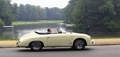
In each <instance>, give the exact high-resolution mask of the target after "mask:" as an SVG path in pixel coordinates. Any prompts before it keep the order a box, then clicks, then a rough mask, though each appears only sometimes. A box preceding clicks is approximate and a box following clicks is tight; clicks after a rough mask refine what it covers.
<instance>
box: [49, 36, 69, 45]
mask: <svg viewBox="0 0 120 57" xmlns="http://www.w3.org/2000/svg"><path fill="white" fill-rule="evenodd" d="M47 45H48V46H69V45H70V37H69V35H68V34H48V35H47Z"/></svg>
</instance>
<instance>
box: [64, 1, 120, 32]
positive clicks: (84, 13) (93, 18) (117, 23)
mask: <svg viewBox="0 0 120 57" xmlns="http://www.w3.org/2000/svg"><path fill="white" fill-rule="evenodd" d="M64 10H65V14H66V17H67V19H66V21H65V22H67V23H74V24H75V25H74V31H76V32H83V33H86V32H87V31H88V30H89V31H96V32H99V31H101V32H120V0H70V1H69V4H68V5H67V6H66V7H65V9H64Z"/></svg>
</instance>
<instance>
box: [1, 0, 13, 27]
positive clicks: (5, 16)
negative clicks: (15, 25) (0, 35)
mask: <svg viewBox="0 0 120 57" xmlns="http://www.w3.org/2000/svg"><path fill="white" fill-rule="evenodd" d="M0 18H1V20H2V21H3V22H4V24H5V25H11V23H12V21H13V20H14V15H13V14H12V10H11V5H10V0H0Z"/></svg>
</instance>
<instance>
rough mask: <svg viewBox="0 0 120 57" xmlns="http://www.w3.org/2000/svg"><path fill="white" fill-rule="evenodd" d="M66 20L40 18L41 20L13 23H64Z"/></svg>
mask: <svg viewBox="0 0 120 57" xmlns="http://www.w3.org/2000/svg"><path fill="white" fill-rule="evenodd" d="M63 21H64V20H40V21H15V22H12V25H26V24H43V23H62V22H63Z"/></svg>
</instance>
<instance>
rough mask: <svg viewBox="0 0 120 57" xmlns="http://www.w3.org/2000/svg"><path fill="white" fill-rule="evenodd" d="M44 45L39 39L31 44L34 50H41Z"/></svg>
mask: <svg viewBox="0 0 120 57" xmlns="http://www.w3.org/2000/svg"><path fill="white" fill-rule="evenodd" d="M42 47H43V45H42V43H41V42H39V41H34V42H32V43H31V44H30V48H31V50H34V51H39V50H41V49H42Z"/></svg>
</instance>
